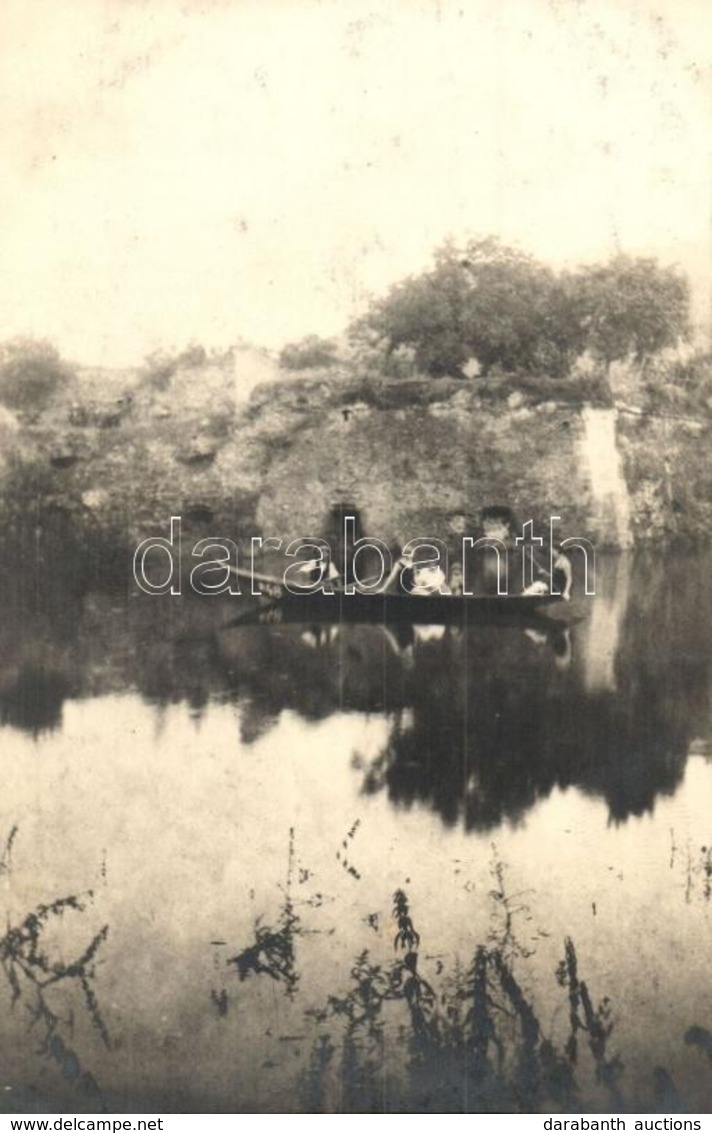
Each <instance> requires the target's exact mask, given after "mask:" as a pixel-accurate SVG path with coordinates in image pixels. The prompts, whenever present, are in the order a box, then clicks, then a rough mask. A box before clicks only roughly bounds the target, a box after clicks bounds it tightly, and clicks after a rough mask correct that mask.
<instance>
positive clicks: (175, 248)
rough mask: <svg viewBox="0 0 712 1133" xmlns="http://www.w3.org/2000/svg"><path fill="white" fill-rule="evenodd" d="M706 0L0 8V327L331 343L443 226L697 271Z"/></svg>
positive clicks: (711, 60)
mask: <svg viewBox="0 0 712 1133" xmlns="http://www.w3.org/2000/svg"><path fill="white" fill-rule="evenodd" d="M711 186H712V4H710V3H709V0H548V2H545V0H459V3H458V2H450V0H440V2H437V0H390V2H388V0H378V2H376V0H202V2H199V0H61V2H59V3H54V4H53V3H49V2H48V0H0V219H1V222H2V233H1V239H0V249H1V251H0V312H2V327H1V331H0V339H5V338H8V337H10V336H13V335H16V334H34V335H36V336H37V337H48V338H50V339H52V340H53V341H54V342H55V343H56V345H57V346H58V347H59V348H60V349H61V350H62V352H63V353H64V354H65V355H66V356H68V357H69V358H72V359H74V360H76V361H81V362H86V363H95V364H104V365H112V364H115V365H125V364H132V363H135V362H139V361H140V360H141V359H142V357H143V356H144V355H145V353H146V352H147V351H149V350H152V349H154V348H157V347H164V348H170V347H174V346H180V345H182V344H185V343H187V342H188V341H190V340H191V339H192V340H196V341H199V342H202V343H203V344H204V345H206V346H224V345H229V344H230V343H232V342H235V341H236V340H238V339H239V338H243V339H247V340H249V341H252V342H254V343H257V344H264V345H267V346H270V347H279V346H280V345H282V344H283V343H284V342H285V341H288V340H291V339H295V338H299V337H301V336H303V335H305V334H308V333H319V334H325V335H328V334H333V333H338V332H339V331H340V330H342V329H343V327H344V326H345V324H346V323H347V322H348V320H349V319H350V318H351V317H352V316H353V315H354V314H356V313H358V312H359V311H360V310H362V309H363V307H364V305H365V303H366V301H367V299H368V296H369V295H370V294H374V293H379V292H382V291H383V290H384V289H385V288H387V287H388V285H389V284H391V283H392V282H394V281H396V280H397V279H400V278H402V277H403V276H404V275H407V274H409V273H411V272H417V271H420V270H422V269H423V268H425V267H426V266H427V265H428V263H429V260H430V255H431V252H432V251H433V249H434V248H435V247H436V246H437V245H438V244H440V243H442V241H443V240H444V239H445V238H446V237H448V236H451V237H453V238H455V239H456V240H457V239H460V240H464V239H466V238H467V237H468V236H469V235H487V234H496V235H499V236H500V237H501V238H502V239H503V240H504V241H505V242H507V243H515V244H517V245H519V246H520V247H521V248H523V249H525V250H528V251H530V252H532V253H533V254H535V255H536V256H538V257H540V258H542V259H543V260H545V261H548V262H550V263H552V264H554V265H557V266H558V265H561V264H564V263H571V264H573V263H577V262H580V261H583V260H591V259H597V258H606V257H607V256H608V255H609V254H610V253H611V252H613V251H615V250H616V249H622V250H624V251H629V252H632V253H635V254H638V253H646V254H654V255H657V256H659V257H660V258H661V259H662V260H663V261H664V262H677V263H679V264H680V265H681V266H683V267H684V268H686V269H687V270H689V271H691V272H692V274H693V277H694V282H695V284H696V288H697V310H698V313H704V312H707V311H708V310H709V297H710V279H712V271H711V268H712V234H711V227H710V217H711V215H712V199H711V193H710V189H711Z"/></svg>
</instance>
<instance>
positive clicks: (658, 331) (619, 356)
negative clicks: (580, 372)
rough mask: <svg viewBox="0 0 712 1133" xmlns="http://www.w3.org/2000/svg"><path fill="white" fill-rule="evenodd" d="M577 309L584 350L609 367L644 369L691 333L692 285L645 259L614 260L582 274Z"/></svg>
mask: <svg viewBox="0 0 712 1133" xmlns="http://www.w3.org/2000/svg"><path fill="white" fill-rule="evenodd" d="M576 286H577V290H578V306H579V309H580V311H581V318H582V322H583V325H584V327H585V332H586V345H587V347H588V349H589V350H590V351H591V353H592V354H593V355H594V357H597V358H599V359H600V360H601V361H602V362H604V363H605V365H606V368H607V369H608V368H609V367H610V365H611V363H612V362H616V361H621V360H623V359H624V358H629V357H631V356H632V357H633V359H634V360H635V361H636V362H638V363H645V362H646V361H648V360H649V359H650V358H651V357H652V356H653V355H654V354H657V353H658V352H659V351H660V350H663V349H664V348H665V347H668V346H675V345H677V343H678V342H679V341H680V340H681V339H684V338H686V336H687V335H688V333H689V311H690V289H689V284H688V282H687V280H686V279H685V277H684V276H682V275H681V274H680V273H679V272H678V271H676V269H675V268H669V267H668V268H664V267H661V266H660V264H659V263H658V262H657V260H655V259H652V258H647V257H638V258H634V257H630V256H624V255H617V256H614V257H613V259H611V260H610V261H609V262H608V263H607V264H598V265H594V266H593V267H585V268H580V269H579V271H578V273H577V281H576Z"/></svg>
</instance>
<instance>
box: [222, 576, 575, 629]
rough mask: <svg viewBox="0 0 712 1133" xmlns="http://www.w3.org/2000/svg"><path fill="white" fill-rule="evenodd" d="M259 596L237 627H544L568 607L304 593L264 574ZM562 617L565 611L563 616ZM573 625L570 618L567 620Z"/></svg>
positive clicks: (534, 598)
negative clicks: (550, 615) (550, 616)
mask: <svg viewBox="0 0 712 1133" xmlns="http://www.w3.org/2000/svg"><path fill="white" fill-rule="evenodd" d="M240 574H241V575H243V576H244V577H245V578H247V577H249V578H250V580H251V583H254V589H255V590H259V591H260V593H259V594H258V595H255V596H253V598H252V601H250V600H249V599H247V596H245V597H246V600H247V601H248V607H247V609H245V610H244V611H243V612H241V614H240V615H238V617H237V618H236V619H235V622H236V623H241V624H243V623H248V622H252V623H253V624H254V623H255V622H257V623H261V624H267V623H285V624H296V623H309V624H324V623H328V624H336V623H343V624H350V625H368V624H383V625H398V624H401V625H454V626H467V625H493V624H494V625H502V626H504V625H519V626H521V625H523V624H527V623H529V624H541V621H542V618H546V615H547V614H548V613H549V612H551V611H552V610H553V608H554V607H566V606H568V603H564V602H562V599H561V597H560V596H559V595H550V594H543V595H539V594H537V595H525V594H518V595H511V596H509V595H498V594H494V595H464V594H460V595H454V594H452V595H451V594H428V595H423V594H419V595H410V594H403V593H388V594H384V593H380V594H367V593H361V592H359V591H357V592H356V593H354V594H347V593H345V592H344V591H343V590H334V592H333V593H324V592H323V591H318V592H316V593H310V592H309V589H308V588H305V592H304V593H303V594H300V593H298V592H295V591H294V590H288V589H287V588H286V586H285V585H284V583H283V582H282V580H280V579H278V578H274V577H272V576H269V575H264V574H249V575H248V574H247V572H244V574H243V572H242V571H241V572H240ZM557 612H559V613H560V616H561V615H563V614H564V610H563V609H561V610H560V611H557ZM563 620H565V621H567V620H569V619H566V618H564V619H563Z"/></svg>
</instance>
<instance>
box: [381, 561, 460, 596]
mask: <svg viewBox="0 0 712 1133" xmlns="http://www.w3.org/2000/svg"><path fill="white" fill-rule="evenodd" d="M384 592H385V593H387V594H393V593H400V594H408V595H410V596H411V597H414V598H426V597H429V596H430V595H431V594H449V593H450V588H449V586H448V584H447V578H446V577H445V572H444V571H443V570H442V568H441V567H440V565H439V564H438V563H433V562H424V563H419V562H417V560H416V558H415V554H414V552H413V551H412V550H404V551H401V553H400V555H399V556H398V558H397V560H396V563H395V565H394V567H393V570H392V571H391V573H390V575H389V577H388V579H387V581H386V584H385V586H384Z"/></svg>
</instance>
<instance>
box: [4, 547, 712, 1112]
mask: <svg viewBox="0 0 712 1133" xmlns="http://www.w3.org/2000/svg"><path fill="white" fill-rule="evenodd" d="M22 556H23V557H21V558H20V559H19V560H18V559H15V560H14V561H13V562H9V561H6V562H5V563H4V566H3V570H2V579H3V590H2V598H0V605H1V606H2V621H1V623H0V642H1V645H2V648H1V650H0V723H1V727H0V760H1V761H2V782H3V791H2V796H1V797H0V904H1V909H0V911H1V913H2V923H3V925H4V926H5V927H4V928H3V929H0V934H2V933H3V932H4V934H5V935H4V936H2V935H0V961H1V963H2V976H1V978H0V1003H1V1006H2V1011H1V1012H0V1029H1V1032H2V1044H3V1050H4V1052H5V1057H4V1066H3V1079H2V1083H1V1085H2V1098H3V1102H2V1108H3V1110H4V1111H10V1112H11V1111H20V1112H26V1111H29V1110H37V1111H40V1112H44V1111H47V1110H58V1111H61V1110H66V1111H69V1112H74V1111H83V1110H87V1111H95V1110H103V1111H109V1112H111V1111H131V1110H134V1111H149V1112H152V1111H156V1112H161V1111H163V1112H180V1111H188V1112H201V1111H206V1112H207V1111H217V1112H223V1111H225V1112H241V1111H243V1112H252V1111H266V1112H298V1111H306V1112H321V1111H324V1112H341V1111H354V1112H383V1111H393V1112H399V1111H408V1112H447V1111H454V1112H459V1111H463V1110H465V1111H473V1112H483V1111H494V1112H497V1111H509V1110H522V1111H524V1112H529V1111H531V1110H539V1109H541V1110H546V1111H552V1110H554V1111H556V1110H559V1111H566V1112H574V1111H578V1110H580V1111H583V1112H594V1111H601V1110H613V1111H617V1112H624V1111H625V1110H626V1109H629V1110H645V1111H648V1110H650V1111H661V1112H665V1113H673V1112H689V1111H695V1110H702V1111H705V1110H708V1109H709V1106H710V1102H711V1101H712V1073H711V1058H712V981H711V980H710V978H709V964H710V960H709V940H710V919H711V916H712V900H711V897H712V821H711V819H710V815H711V814H712V808H711V806H710V803H711V801H712V728H711V719H712V717H711V705H712V701H711V695H710V694H711V687H712V685H711V680H710V678H711V675H712V654H711V650H710V642H711V640H712V597H711V588H710V581H709V580H710V576H711V572H712V557H711V556H710V555H709V554H678V555H667V556H663V555H655V556H654V555H638V556H632V555H618V556H611V557H610V558H605V557H602V556H599V562H598V572H597V582H596V591H597V593H596V596H595V597H592V598H589V599H581V600H580V610H581V615H582V616H581V620H580V621H577V622H576V623H575V624H573V625H572V626H571V627H570V628H569V629H568V630H566V631H565V632H564V631H560V632H557V633H556V634H548V633H546V632H542V631H541V630H540V629H538V628H536V627H530V626H526V627H524V626H523V627H517V626H510V627H507V628H497V627H493V626H472V627H469V628H466V629H461V628H458V627H448V628H446V629H445V628H443V627H437V626H435V627H418V628H417V630H415V631H413V630H412V629H410V628H408V627H406V628H403V627H400V628H399V629H397V630H392V629H390V630H389V629H384V627H382V626H369V625H366V626H332V627H325V626H321V627H313V626H309V625H303V626H297V625H284V626H280V625H275V626H269V625H264V626H247V625H245V626H239V625H237V626H232V627H230V625H229V622H230V620H231V613H233V612H234V611H233V610H231V608H229V607H228V606H227V605H226V603H225V601H224V600H223V599H214V598H198V597H196V596H190V597H187V596H186V597H184V598H180V599H179V598H172V597H166V598H156V597H150V596H144V595H137V594H134V593H132V592H130V591H129V590H128V582H127V579H128V575H126V579H124V577H123V575H122V574H121V571H118V572H117V571H114V572H113V573H112V572H111V571H109V572H107V573H106V575H105V574H104V573H102V570H100V569H95V567H96V563H94V567H92V568H91V569H90V568H89V567H88V566H87V563H86V562H83V565H82V564H79V562H78V560H77V559H72V557H71V555H70V556H66V555H64V556H63V555H62V553H57V554H56V555H53V554H51V553H50V552H49V551H48V550H46V549H45V550H42V549H40V550H39V551H38V552H37V554H36V555H34V556H33V554H32V549H31V548H28V547H25V548H24V549H23V552H22ZM18 561H19V564H20V569H18Z"/></svg>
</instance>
